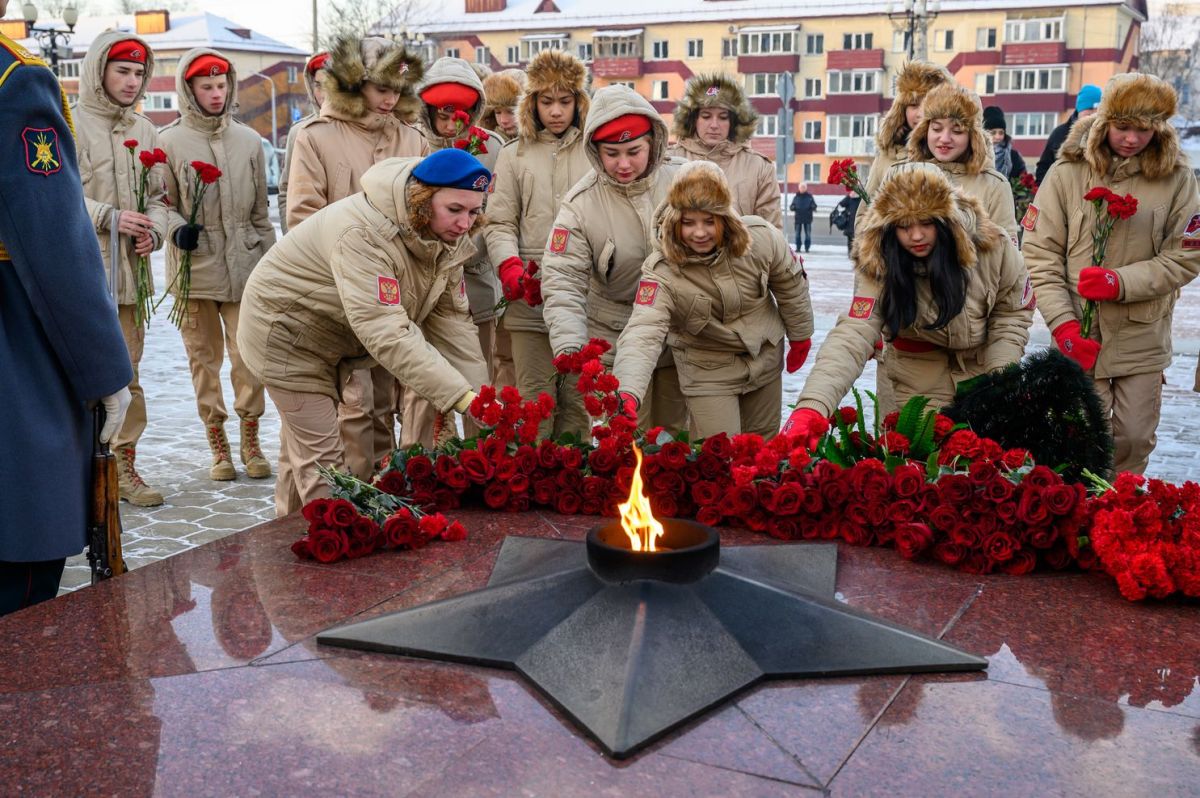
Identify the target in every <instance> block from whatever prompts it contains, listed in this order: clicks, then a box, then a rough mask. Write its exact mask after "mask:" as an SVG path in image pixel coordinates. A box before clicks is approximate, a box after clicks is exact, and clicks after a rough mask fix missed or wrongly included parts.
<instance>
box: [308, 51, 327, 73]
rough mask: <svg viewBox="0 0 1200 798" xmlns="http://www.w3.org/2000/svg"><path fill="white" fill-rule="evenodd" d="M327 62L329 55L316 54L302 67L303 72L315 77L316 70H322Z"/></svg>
mask: <svg viewBox="0 0 1200 798" xmlns="http://www.w3.org/2000/svg"><path fill="white" fill-rule="evenodd" d="M328 62H329V53H317V54H316V55H314V56H313V57H312V58H310V59H308V63H307V64H305V65H304V71H305V72H307V73H308V74H310V75H315V74H316V72H317V70H318V69H324V68H325V64H327V63H328Z"/></svg>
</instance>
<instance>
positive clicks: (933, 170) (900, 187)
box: [850, 163, 1008, 282]
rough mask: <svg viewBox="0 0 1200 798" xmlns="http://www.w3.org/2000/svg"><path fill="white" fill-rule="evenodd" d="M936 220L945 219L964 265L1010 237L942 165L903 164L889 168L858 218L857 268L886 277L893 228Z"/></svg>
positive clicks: (853, 254)
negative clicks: (886, 239) (886, 238)
mask: <svg viewBox="0 0 1200 798" xmlns="http://www.w3.org/2000/svg"><path fill="white" fill-rule="evenodd" d="M933 219H941V220H942V221H944V222H945V223H946V225H947V226H948V227H949V228H950V230H951V232H952V233H953V234H954V243H955V245H956V246H957V248H958V261H959V263H960V264H961V265H962V266H963V267H964V268H971V267H973V266H975V265H976V264H977V263H978V262H979V254H980V253H981V252H990V251H992V250H994V249H996V248H997V247H1001V246H1004V243H1005V240H1006V239H1007V238H1008V234H1007V233H1005V232H1004V229H1003V228H1001V227H1000V226H999V225H997V224H996V223H994V222H993V221H992V220H991V219H989V218H988V216H987V214H986V213H985V212H984V210H983V206H982V205H980V203H979V201H978V200H977V199H975V198H974V197H972V196H971V195H969V194H966V193H965V192H963V190H962V189H959V188H956V187H955V186H954V185H953V184H952V183H951V182H950V180H949V179H948V178H947V177H946V175H945V174H944V173H943V172H942V170H941V169H939V168H938V167H936V166H934V165H933V164H927V163H909V164H901V165H899V166H896V167H893V168H892V170H891V171H890V172H889V173H888V177H886V178H885V179H884V182H883V183H882V185H880V186H879V188H878V189H877V190H876V191H875V195H874V196H873V197H872V198H871V204H870V205H869V206H868V207H867V210H866V212H865V213H864V214H863V216H862V218H861V219H860V220H859V222H858V225H857V227H856V229H855V234H854V245H853V247H852V248H851V252H850V258H851V260H853V261H854V265H855V268H857V269H858V270H859V271H860V272H861V273H862V274H864V275H866V276H867V277H870V278H871V279H873V280H875V281H877V282H882V281H883V278H884V275H885V273H886V272H887V266H886V264H885V263H884V259H883V236H884V234H885V233H886V232H887V230H888V228H891V227H896V226H901V225H909V224H914V223H916V222H923V221H930V220H933Z"/></svg>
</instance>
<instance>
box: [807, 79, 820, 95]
mask: <svg viewBox="0 0 1200 798" xmlns="http://www.w3.org/2000/svg"><path fill="white" fill-rule="evenodd" d="M804 96H805V97H820V96H821V79H820V78H805V79H804Z"/></svg>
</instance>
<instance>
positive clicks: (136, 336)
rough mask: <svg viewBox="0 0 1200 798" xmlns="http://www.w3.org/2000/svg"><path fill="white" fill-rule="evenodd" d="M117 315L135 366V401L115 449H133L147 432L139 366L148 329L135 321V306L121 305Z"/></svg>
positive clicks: (117, 435)
mask: <svg viewBox="0 0 1200 798" xmlns="http://www.w3.org/2000/svg"><path fill="white" fill-rule="evenodd" d="M117 315H118V317H119V318H120V320H121V332H122V333H124V335H125V348H126V349H128V350H129V362H130V363H132V364H133V382H131V383H129V393H131V394H132V395H133V401H132V402H130V403H129V411H128V412H127V413H126V414H125V422H124V423H123V424H121V429H119V430H117V434H116V437H114V438H113V442H112V447H113V449H133V448H136V447H137V443H138V441H139V440H140V439H141V437H142V433H143V432H145V431H146V393H145V391H143V390H142V383H141V381H140V379H139V377H138V371H139V368H138V366H139V364H140V363H141V362H142V352H143V351H144V350H145V347H146V328H145V327H141V326H139V325H138V324H136V323H135V322H134V320H133V317H134V306H133V305H120V306H118V308H117Z"/></svg>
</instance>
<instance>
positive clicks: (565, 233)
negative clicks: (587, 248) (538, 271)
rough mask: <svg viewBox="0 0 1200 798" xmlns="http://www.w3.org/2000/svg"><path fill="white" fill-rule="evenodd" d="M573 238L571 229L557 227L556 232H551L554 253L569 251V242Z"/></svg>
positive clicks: (551, 249)
mask: <svg viewBox="0 0 1200 798" xmlns="http://www.w3.org/2000/svg"><path fill="white" fill-rule="evenodd" d="M570 240H571V231H570V230H568V229H566V228H565V227H556V228H554V232H553V233H551V234H550V251H551V252H553V253H554V254H556V255H558V254H562V253H563V252H566V251H567V242H568V241H570Z"/></svg>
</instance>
